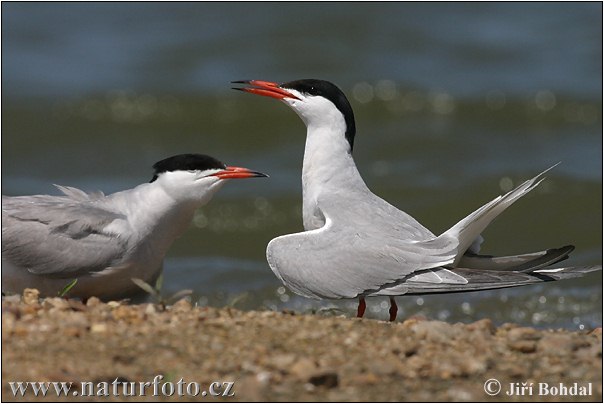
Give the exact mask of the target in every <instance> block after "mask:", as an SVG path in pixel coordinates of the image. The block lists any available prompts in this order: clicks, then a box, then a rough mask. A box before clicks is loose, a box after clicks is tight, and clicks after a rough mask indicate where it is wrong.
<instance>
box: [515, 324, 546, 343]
mask: <svg viewBox="0 0 604 404" xmlns="http://www.w3.org/2000/svg"><path fill="white" fill-rule="evenodd" d="M540 338H541V334H540V332H539V331H537V330H536V329H534V328H530V327H518V328H513V329H511V330H510V331H509V332H508V339H509V340H511V341H520V340H532V341H534V340H538V339H540Z"/></svg>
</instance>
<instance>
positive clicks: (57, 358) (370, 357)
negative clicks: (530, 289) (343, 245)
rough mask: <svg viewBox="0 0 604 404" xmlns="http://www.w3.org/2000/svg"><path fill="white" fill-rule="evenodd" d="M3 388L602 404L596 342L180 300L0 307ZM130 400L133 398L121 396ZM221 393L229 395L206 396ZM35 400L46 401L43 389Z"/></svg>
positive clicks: (33, 301)
mask: <svg viewBox="0 0 604 404" xmlns="http://www.w3.org/2000/svg"><path fill="white" fill-rule="evenodd" d="M2 379H3V382H2V399H3V400H8V401H15V400H17V401H25V400H27V401H31V400H35V399H36V397H35V396H34V395H33V393H32V391H31V390H27V393H26V396H25V397H23V398H22V397H20V394H19V393H17V397H15V396H14V395H13V393H12V389H11V385H10V384H9V382H17V381H40V382H54V381H60V382H71V383H72V385H71V386H72V387H71V390H70V392H69V394H68V396H67V399H68V400H86V401H91V400H94V401H122V400H145V401H149V400H152V401H156V400H157V401H165V400H171V401H176V400H178V401H201V400H203V401H217V400H218V401H224V400H228V401H259V400H262V401H390V400H395V401H443V400H454V401H483V400H487V401H568V400H572V401H577V400H580V401H601V400H602V329H601V328H598V329H596V330H590V331H585V332H570V331H565V330H537V329H533V328H526V327H519V326H516V325H513V324H504V325H502V326H500V327H498V328H497V327H494V326H493V324H492V323H491V321H490V320H488V319H484V320H480V321H477V322H475V323H472V324H448V323H444V322H440V321H429V320H426V319H419V318H412V319H408V320H406V321H404V322H397V323H387V322H382V321H376V320H363V319H356V318H345V317H323V316H318V315H299V314H295V313H279V312H269V311H266V312H257V311H250V312H242V311H238V310H234V309H229V308H221V309H216V308H209V307H191V305H190V303H188V302H187V301H184V300H181V301H180V302H178V303H176V304H175V305H173V306H171V307H168V308H165V309H164V308H162V307H160V306H158V305H153V304H142V305H128V304H125V303H118V302H109V303H107V304H106V303H102V302H100V301H99V300H97V299H95V298H92V299H89V300H88V302H87V303H86V304H83V303H82V302H80V301H76V300H64V299H60V298H50V299H43V300H42V299H38V298H37V296H36V294H35V293H29V294H26V295H25V296H23V297H19V296H12V297H7V298H4V299H3V302H2ZM489 379H497V381H499V382H500V383H501V387H502V390H501V392H500V393H499V394H497V395H493V396H490V395H488V394H486V393H485V382H486V381H487V380H489ZM153 380H155V383H153ZM81 382H90V383H87V384H86V383H85V384H84V387H81V386H82V384H81ZM145 382H146V384H145ZM214 382H218V383H219V384H214V385H213V386H212V389H210V385H212V383H214ZM230 383H232V384H230ZM523 383H524V386H525V387H526V388H525V389H524V390H521V387H522V386H523ZM539 383H542V384H541V385H540V384H539ZM545 383H547V388H548V393H549V394H548V395H543V394H544V393H545V387H546V385H545ZM575 383H576V384H575ZM561 384H562V386H561ZM14 386H15V385H14V384H13V387H14ZM510 386H512V387H518V389H517V390H515V391H514V393H515V395H513V396H508V395H507V394H506V393H505V392H506V391H507V390H509V389H510ZM529 387H531V389H530V390H529ZM82 388H84V389H88V390H86V391H84V393H87V394H88V395H87V396H86V397H82V391H83V390H82ZM124 388H125V390H124ZM487 388H488V389H490V390H491V391H495V390H496V388H497V383H496V382H494V381H491V382H490V383H488V384H487ZM28 389H31V386H29V387H28ZM132 389H134V392H136V393H137V394H138V393H140V392H141V391H144V393H145V396H144V397H129V396H127V394H129V393H131V392H132V391H133V390H132ZM162 389H163V391H164V392H165V393H170V392H171V391H172V390H173V392H172V395H171V396H169V397H165V396H161V393H162ZM554 389H557V390H558V392H557V393H558V394H560V393H564V392H566V393H567V394H573V393H577V394H578V393H585V394H587V395H583V396H576V397H571V396H569V395H566V396H561V395H551V393H553V392H554V393H555V392H556V391H554ZM114 390H115V391H117V393H118V394H119V396H117V397H116V396H113V395H112V394H113V393H114ZM91 391H92V392H93V393H94V394H95V396H90V394H92V393H91ZM74 392H75V393H74ZM154 392H157V393H158V394H160V396H157V397H156V396H153V394H154ZM179 392H182V394H183V396H179V395H178V393H179ZM521 392H522V393H524V394H523V395H522V394H519V393H521ZM195 393H197V394H195ZM224 393H228V394H229V395H231V394H234V395H231V396H229V397H221V396H220V397H215V396H213V395H212V394H224ZM204 394H206V395H204ZM540 394H541V395H540ZM40 399H41V398H38V400H40ZM46 399H47V400H49V401H50V400H56V399H57V394H56V393H55V390H54V388H53V387H52V386H51V387H50V392H49V393H47V397H46ZM65 399H66V398H65V397H63V396H62V398H61V400H65Z"/></svg>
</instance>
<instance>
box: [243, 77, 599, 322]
mask: <svg viewBox="0 0 604 404" xmlns="http://www.w3.org/2000/svg"><path fill="white" fill-rule="evenodd" d="M233 83H238V84H247V85H248V86H245V87H238V88H235V90H241V91H245V92H248V93H252V94H257V95H262V96H267V97H272V98H276V99H278V100H281V101H283V102H284V103H285V104H286V105H288V106H289V107H290V108H291V109H293V110H294V111H295V112H296V113H297V114H298V115H299V116H300V118H302V121H304V123H305V124H306V127H307V132H306V147H305V151H304V162H303V168H302V191H303V205H302V206H303V208H302V209H303V212H302V215H303V222H304V229H305V230H306V231H305V232H302V233H295V234H288V235H284V236H281V237H277V238H275V239H273V240H271V241H270V243H269V244H268V247H267V251H266V256H267V260H268V263H269V265H270V267H271V269H272V270H273V272H274V273H275V274H276V275H277V277H278V278H279V279H281V281H282V282H283V283H284V284H285V285H286V286H288V287H289V288H290V289H291V290H292V291H294V292H295V293H297V294H299V295H302V296H305V297H309V298H319V299H320V298H327V299H341V298H358V299H359V307H358V312H357V315H358V316H359V317H362V316H363V314H364V311H365V307H366V305H365V297H367V296H388V297H390V303H391V305H390V311H389V312H390V320H391V321H394V320H395V318H396V314H397V306H396V302H395V300H394V298H393V297H394V296H398V295H404V294H428V293H450V292H465V291H474V290H484V289H496V288H505V287H511V286H520V285H527V284H532V283H537V282H544V281H556V280H560V279H567V278H575V277H579V276H582V275H583V274H585V273H587V272H591V271H595V270H601V269H602V267H601V266H592V267H563V268H555V269H549V268H546V267H548V266H550V265H552V264H555V263H557V262H560V261H562V260H564V259H566V258H568V255H569V253H570V252H571V251H572V250H573V249H574V247H573V246H570V245H569V246H564V247H561V248H553V249H549V250H546V251H540V252H536V253H531V254H521V255H512V256H506V257H492V256H486V255H479V254H478V251H479V247H480V243H481V242H482V237H481V236H480V233H481V232H482V231H483V230H484V229H485V228H486V227H487V226H488V225H489V223H491V221H492V220H493V219H495V217H497V216H498V215H499V214H500V213H502V212H503V211H504V210H505V209H507V208H508V207H509V206H510V205H511V204H512V203H514V202H515V201H516V200H518V199H519V198H520V197H522V196H524V195H525V194H526V193H528V192H529V191H531V190H532V189H533V188H535V187H536V186H537V185H538V184H539V183H540V182H541V181H542V180H543V176H544V174H545V173H541V174H539V175H537V176H536V177H535V178H533V179H531V180H528V181H526V182H524V183H523V184H521V185H520V186H518V187H517V188H516V189H514V190H512V191H510V192H508V193H507V194H505V195H502V196H499V197H497V198H495V199H494V200H492V201H491V202H489V203H487V204H486V205H484V206H482V207H481V208H479V209H477V210H476V211H474V212H472V213H471V214H470V215H469V216H467V217H466V218H464V219H462V220H461V221H460V222H459V223H457V224H456V225H454V226H453V227H451V228H450V229H449V230H447V231H446V232H444V233H443V234H441V235H439V236H436V235H434V234H433V233H432V232H431V231H430V230H428V229H427V228H425V227H424V226H422V225H421V224H420V223H419V222H417V221H416V220H415V219H414V218H413V217H411V216H410V215H408V214H407V213H405V212H402V211H401V210H399V209H397V208H395V207H394V206H392V205H391V204H389V203H388V202H386V201H384V200H383V199H381V198H379V197H378V196H376V195H374V194H373V193H372V192H371V191H370V190H369V189H368V188H367V186H366V185H365V182H364V181H363V179H362V178H361V175H360V174H359V172H358V170H357V167H356V165H355V163H354V160H353V158H352V148H353V142H354V136H355V121H354V115H353V111H352V107H351V106H350V103H349V102H348V100H347V99H346V96H345V95H344V93H343V92H342V91H341V90H340V89H339V88H338V87H336V86H335V85H334V84H332V83H330V82H327V81H322V80H312V79H306V80H296V81H291V82H288V83H283V84H278V83H273V82H268V81H260V80H251V81H235V82H233Z"/></svg>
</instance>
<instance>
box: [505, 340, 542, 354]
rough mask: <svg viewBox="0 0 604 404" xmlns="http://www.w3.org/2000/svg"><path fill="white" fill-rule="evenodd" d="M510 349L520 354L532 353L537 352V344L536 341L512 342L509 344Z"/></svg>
mask: <svg viewBox="0 0 604 404" xmlns="http://www.w3.org/2000/svg"><path fill="white" fill-rule="evenodd" d="M508 347H509V348H510V349H511V350H512V351H518V352H522V353H532V352H535V351H536V350H537V343H536V342H535V341H526V340H520V341H511V342H508Z"/></svg>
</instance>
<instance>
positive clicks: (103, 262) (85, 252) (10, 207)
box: [2, 189, 127, 277]
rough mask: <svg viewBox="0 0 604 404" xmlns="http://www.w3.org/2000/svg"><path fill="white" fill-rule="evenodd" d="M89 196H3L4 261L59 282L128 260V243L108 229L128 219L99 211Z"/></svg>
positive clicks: (102, 210)
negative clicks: (64, 278)
mask: <svg viewBox="0 0 604 404" xmlns="http://www.w3.org/2000/svg"><path fill="white" fill-rule="evenodd" d="M73 190H74V189H70V190H68V192H69V191H71V193H72V194H73V192H75V191H73ZM66 195H67V192H66ZM84 195H85V194H81V195H79V197H78V198H73V199H72V198H70V197H69V196H47V195H36V196H23V197H6V196H3V197H2V258H3V260H8V261H9V262H10V263H11V264H12V265H14V266H17V267H21V268H23V270H27V271H29V272H31V273H34V274H39V275H46V276H55V277H77V276H80V275H82V274H85V273H90V272H96V271H101V270H103V269H105V268H107V267H109V266H112V265H114V264H115V263H116V262H117V261H118V260H119V259H120V258H121V257H123V255H124V252H125V246H126V241H127V240H123V239H120V238H119V237H118V236H117V235H115V234H111V233H108V232H105V231H104V228H105V227H106V226H107V225H108V224H109V223H112V222H113V221H115V220H125V217H124V216H122V215H120V214H117V213H114V212H110V211H107V210H105V209H102V208H100V207H97V206H95V204H94V203H93V202H92V199H93V198H89V200H86V198H85V197H84ZM74 196H75V195H74Z"/></svg>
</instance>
